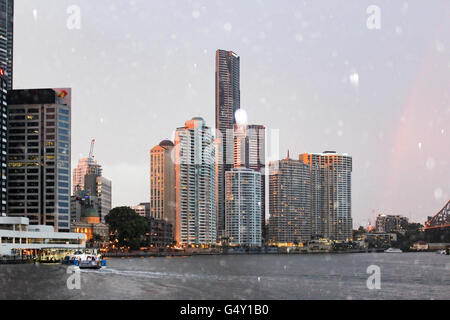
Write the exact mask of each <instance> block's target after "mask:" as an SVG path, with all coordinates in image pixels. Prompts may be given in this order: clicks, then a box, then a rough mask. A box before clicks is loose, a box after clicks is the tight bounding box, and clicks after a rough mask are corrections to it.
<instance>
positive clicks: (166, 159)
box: [150, 140, 176, 226]
mask: <svg viewBox="0 0 450 320" xmlns="http://www.w3.org/2000/svg"><path fill="white" fill-rule="evenodd" d="M173 150H174V144H173V142H172V141H169V140H164V141H161V143H160V144H159V145H157V146H155V147H154V148H153V149H152V150H151V151H150V216H151V217H152V218H155V219H163V220H165V221H167V222H169V223H171V224H172V225H173V226H175V218H176V192H175V166H174V159H173V158H174V154H173Z"/></svg>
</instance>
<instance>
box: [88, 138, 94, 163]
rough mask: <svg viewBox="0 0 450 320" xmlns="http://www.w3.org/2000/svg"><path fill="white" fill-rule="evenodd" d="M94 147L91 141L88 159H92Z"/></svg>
mask: <svg viewBox="0 0 450 320" xmlns="http://www.w3.org/2000/svg"><path fill="white" fill-rule="evenodd" d="M94 145H95V139H92V142H91V151H90V152H89V159H94Z"/></svg>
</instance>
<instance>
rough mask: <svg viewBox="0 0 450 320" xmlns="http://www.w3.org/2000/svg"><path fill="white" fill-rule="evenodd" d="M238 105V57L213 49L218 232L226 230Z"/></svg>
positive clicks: (228, 52)
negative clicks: (227, 188)
mask: <svg viewBox="0 0 450 320" xmlns="http://www.w3.org/2000/svg"><path fill="white" fill-rule="evenodd" d="M240 106H241V93H240V58H239V56H238V55H237V54H236V53H234V52H232V51H226V50H217V52H216V138H217V140H218V141H217V149H218V150H217V168H216V170H217V172H216V183H217V186H216V190H217V191H216V192H217V212H218V232H219V236H220V235H223V233H224V231H225V172H226V171H229V170H231V168H232V167H233V149H234V147H233V125H234V124H236V119H235V113H236V111H237V110H239V109H240Z"/></svg>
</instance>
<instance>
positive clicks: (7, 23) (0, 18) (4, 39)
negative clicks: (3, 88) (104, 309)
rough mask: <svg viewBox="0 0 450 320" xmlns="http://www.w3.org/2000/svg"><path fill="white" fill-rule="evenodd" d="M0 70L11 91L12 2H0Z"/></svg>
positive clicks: (8, 0) (11, 0) (5, 0)
mask: <svg viewBox="0 0 450 320" xmlns="http://www.w3.org/2000/svg"><path fill="white" fill-rule="evenodd" d="M0 13H1V14H0V69H1V70H2V72H1V74H2V75H4V76H6V77H7V89H8V90H12V89H13V49H14V46H13V43H14V0H0Z"/></svg>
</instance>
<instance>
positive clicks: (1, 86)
mask: <svg viewBox="0 0 450 320" xmlns="http://www.w3.org/2000/svg"><path fill="white" fill-rule="evenodd" d="M1 73H2V72H1V71H0V140H1V141H0V188H1V190H0V203H1V211H0V216H6V214H7V213H8V210H7V201H8V199H7V180H6V179H7V175H8V159H7V152H8V81H7V78H6V77H5V76H2V75H1Z"/></svg>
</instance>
